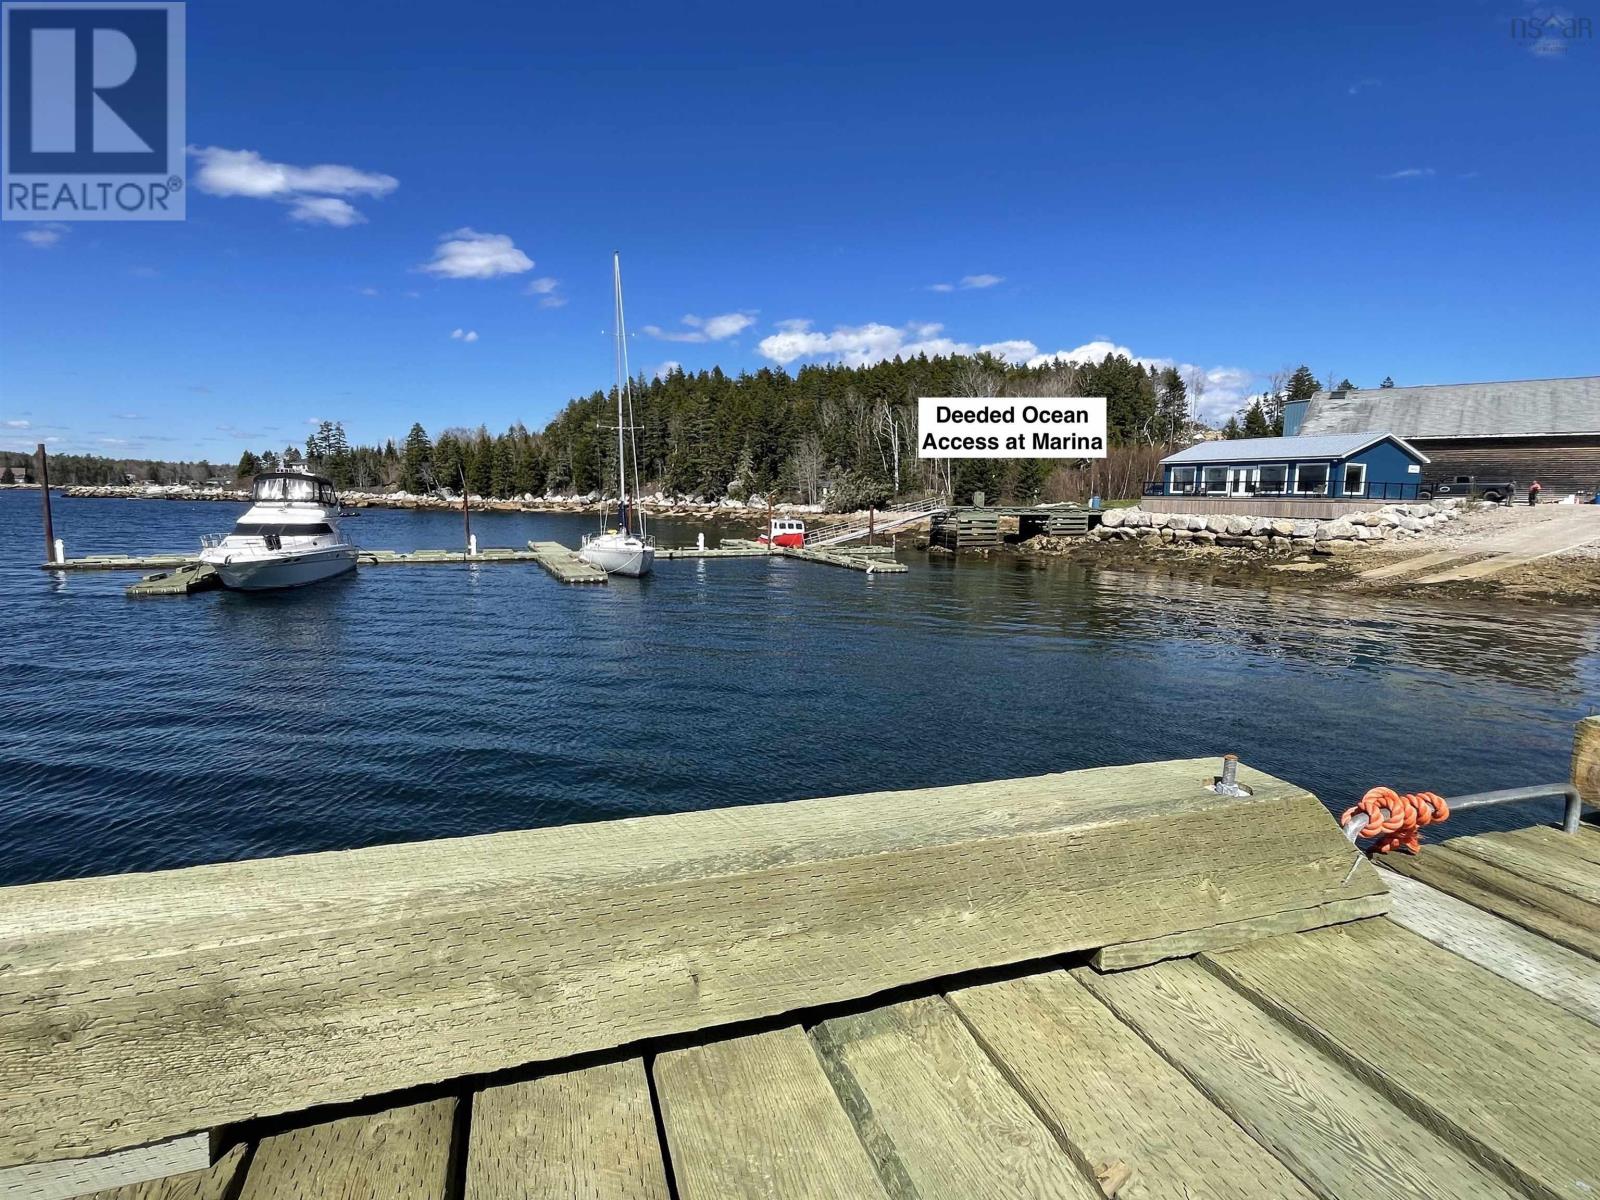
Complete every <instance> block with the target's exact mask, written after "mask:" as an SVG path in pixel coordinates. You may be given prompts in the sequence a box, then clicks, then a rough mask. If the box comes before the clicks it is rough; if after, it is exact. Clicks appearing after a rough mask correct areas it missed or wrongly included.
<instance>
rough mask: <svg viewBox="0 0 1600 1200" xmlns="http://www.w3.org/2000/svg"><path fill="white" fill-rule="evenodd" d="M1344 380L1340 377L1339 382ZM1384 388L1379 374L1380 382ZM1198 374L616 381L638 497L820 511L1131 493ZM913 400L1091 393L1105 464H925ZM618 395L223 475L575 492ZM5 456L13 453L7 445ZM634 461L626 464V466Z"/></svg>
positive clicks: (1262, 431) (1028, 370)
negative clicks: (496, 423) (543, 420)
mask: <svg viewBox="0 0 1600 1200" xmlns="http://www.w3.org/2000/svg"><path fill="white" fill-rule="evenodd" d="M1346 382H1347V383H1348V381H1346ZM1318 386H1319V385H1318V383H1317V380H1316V377H1315V376H1314V375H1313V374H1312V373H1311V371H1310V370H1309V369H1308V368H1307V367H1305V366H1303V365H1302V366H1300V367H1298V368H1296V369H1295V370H1293V371H1292V372H1290V371H1285V372H1282V373H1280V375H1278V376H1275V377H1274V378H1273V379H1272V381H1271V383H1270V385H1269V387H1268V388H1267V390H1266V391H1265V392H1264V393H1263V394H1262V395H1260V396H1258V397H1255V398H1253V399H1252V400H1251V401H1250V402H1249V403H1248V404H1247V405H1246V406H1245V408H1244V409H1243V410H1242V411H1241V412H1240V413H1238V414H1236V415H1235V416H1232V417H1230V418H1229V420H1228V422H1227V423H1226V424H1225V425H1224V427H1223V435H1224V436H1227V437H1269V436H1273V435H1275V434H1281V433H1282V431H1283V410H1284V406H1285V405H1286V404H1288V403H1290V402H1291V401H1294V400H1299V399H1304V398H1306V397H1308V396H1310V395H1311V393H1312V392H1315V391H1316V390H1317V389H1318ZM1384 386H1393V381H1392V380H1387V379H1386V380H1385V381H1384ZM1204 387H1205V381H1204V377H1203V376H1201V375H1191V376H1189V377H1187V378H1186V377H1185V376H1184V374H1183V373H1182V372H1180V371H1179V370H1177V369H1176V368H1174V367H1165V368H1163V367H1158V366H1153V365H1148V364H1141V363H1137V362H1134V361H1132V360H1131V359H1129V358H1127V357H1126V356H1123V355H1117V354H1108V355H1106V356H1105V357H1104V358H1103V359H1101V360H1100V361H1099V362H1091V363H1047V364H1043V365H1040V366H1036V367H1029V366H1019V365H1013V364H1010V363H1007V362H1005V361H1003V360H1001V359H998V358H994V357H992V356H989V355H975V356H965V355H955V356H949V357H936V358H928V357H925V356H921V355H919V356H917V357H915V358H910V359H901V358H894V359H890V360H887V361H884V362H879V363H874V364H871V365H867V366H844V365H836V364H835V365H819V366H805V367H802V368H800V369H799V370H798V371H797V372H796V373H794V374H792V375H791V374H790V373H788V372H787V371H785V370H782V369H781V368H762V369H760V370H757V371H754V372H745V373H741V374H739V375H736V376H731V375H728V374H726V373H725V372H723V371H722V370H721V369H720V368H718V367H712V368H710V369H709V370H703V371H697V372H692V373H691V372H686V371H684V370H683V369H682V368H674V369H672V370H671V371H670V372H668V373H666V374H664V375H661V376H658V377H655V378H646V377H644V376H641V377H640V378H638V379H636V380H634V381H632V383H631V386H630V388H629V391H630V393H631V399H632V412H631V416H630V417H629V419H628V423H629V425H630V426H631V427H632V430H633V436H634V444H635V445H636V447H637V458H638V462H637V467H638V478H639V479H640V480H641V481H642V484H643V487H642V490H644V491H645V492H647V493H648V492H654V491H658V490H659V491H661V492H664V493H666V494H667V495H670V496H685V497H698V498H700V499H703V500H717V499H721V498H722V497H725V496H731V497H733V498H735V499H740V500H743V499H747V498H749V497H751V496H763V497H768V498H785V497H787V498H792V499H797V500H800V501H803V502H807V503H817V502H821V501H822V500H824V498H826V499H827V500H828V501H829V503H830V505H831V506H833V507H836V508H859V507H865V506H866V505H869V504H883V503H886V502H887V501H888V500H889V499H890V498H891V497H894V496H897V495H906V494H910V493H914V492H920V491H930V492H939V493H944V494H950V495H954V496H956V497H960V498H966V497H968V496H970V494H971V493H973V492H976V491H982V492H984V493H985V494H986V495H987V496H988V497H989V498H990V499H1000V498H1005V499H1011V500H1018V501H1023V502H1033V501H1036V500H1039V499H1041V498H1042V499H1056V500H1060V499H1082V498H1084V497H1086V496H1087V495H1089V494H1092V493H1098V494H1100V495H1104V496H1107V497H1115V496H1118V495H1137V494H1138V489H1139V487H1140V485H1141V484H1142V483H1143V481H1144V479H1146V478H1150V477H1153V473H1154V464H1155V463H1156V462H1157V461H1159V459H1160V457H1161V454H1160V453H1157V451H1165V450H1167V449H1169V448H1171V447H1174V446H1178V445H1185V444H1187V443H1188V442H1190V441H1192V440H1194V438H1195V437H1197V436H1199V435H1200V433H1201V432H1202V431H1203V430H1204V426H1203V425H1202V424H1200V423H1199V422H1198V421H1197V420H1196V416H1195V410H1196V408H1197V407H1198V406H1199V402H1200V401H1201V400H1202V399H1203V394H1204ZM919 396H974V397H1017V398H1025V397H1044V396H1104V397H1106V402H1107V403H1106V408H1107V433H1108V435H1109V440H1110V453H1109V456H1108V458H1107V459H1106V460H1103V461H1100V460H1084V461H1081V462H1073V461H1070V460H1048V459H1034V458H1019V459H959V458H957V459H923V458H919V457H918V454H917V446H916V429H917V406H916V405H917V398H918V397H919ZM616 453H617V434H616V393H615V391H614V390H613V391H596V392H592V393H590V394H589V395H587V396H582V397H578V398H576V399H573V400H571V401H570V402H568V404H567V405H566V406H565V407H564V408H563V409H562V410H561V411H560V412H559V413H558V414H557V415H556V416H555V417H554V418H553V419H552V420H551V421H550V422H549V424H548V425H547V426H546V427H545V428H544V429H543V430H542V431H541V432H538V433H534V432H531V431H530V430H528V429H527V427H526V426H524V425H523V424H522V423H521V422H518V423H517V424H514V425H512V426H511V427H510V428H508V429H506V430H505V431H504V432H501V433H490V432H489V430H488V429H487V428H485V427H484V426H482V425H480V426H478V427H477V428H466V427H452V428H447V429H444V430H441V431H439V432H438V433H437V434H435V435H430V434H429V433H428V432H427V430H425V429H424V428H423V426H422V425H421V424H414V425H412V427H411V429H410V431H409V433H408V434H407V435H406V437H405V438H404V439H403V440H402V441H400V442H398V443H397V442H396V441H395V440H393V439H390V440H388V441H386V442H385V443H383V444H382V445H375V446H362V445H351V444H350V442H349V440H348V438H347V437H346V435H345V431H344V427H343V425H342V424H341V423H339V422H336V421H324V422H322V423H321V425H320V426H319V427H318V428H317V430H316V431H315V432H314V433H312V434H311V435H310V436H309V437H308V438H307V439H306V442H305V444H304V446H285V447H283V448H282V449H281V450H277V449H269V450H264V451H260V452H256V451H245V453H244V454H243V455H242V456H241V457H240V460H239V462H238V465H237V466H236V467H235V468H234V471H233V474H234V476H235V477H236V478H239V479H246V478H249V477H251V476H253V475H255V474H256V473H257V472H259V471H262V470H268V469H273V468H276V467H280V466H285V465H295V464H300V463H307V464H310V465H312V466H314V467H316V468H317V469H318V470H320V471H322V472H324V473H325V474H327V475H328V476H329V477H330V478H332V479H333V481H334V483H335V484H336V485H337V486H338V487H340V488H342V489H393V488H401V489H404V490H405V491H408V492H412V493H415V494H425V493H433V492H438V491H440V490H449V491H451V492H459V491H461V490H463V489H465V490H466V491H468V492H470V493H472V494H475V495H480V496H488V497H497V498H509V497H514V496H522V495H529V494H531V495H533V496H543V495H546V494H550V493H556V494H561V495H586V494H590V493H597V492H602V493H603V492H605V491H607V490H612V489H614V488H615V480H616V462H615V460H616ZM12 457H21V456H12ZM633 468H634V464H633V462H632V461H630V463H629V471H630V476H631V475H632V474H633ZM215 474H216V471H215V469H214V468H213V467H212V466H211V464H209V463H206V462H204V461H202V462H199V463H153V462H147V461H133V460H112V459H101V458H95V457H93V456H85V455H62V456H53V457H52V459H51V478H52V481H53V482H56V481H59V482H62V483H95V484H98V483H121V482H125V481H126V480H127V479H128V478H129V477H134V478H142V479H147V480H149V481H151V482H203V481H204V480H206V479H210V478H213V477H214V476H215Z"/></svg>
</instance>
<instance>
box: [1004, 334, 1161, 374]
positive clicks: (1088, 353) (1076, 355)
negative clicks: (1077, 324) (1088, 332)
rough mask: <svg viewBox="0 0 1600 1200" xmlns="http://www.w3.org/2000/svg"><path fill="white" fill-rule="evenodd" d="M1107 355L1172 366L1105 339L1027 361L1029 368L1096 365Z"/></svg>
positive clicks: (1035, 356) (1039, 355) (1037, 356)
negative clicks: (1145, 357) (1144, 356)
mask: <svg viewBox="0 0 1600 1200" xmlns="http://www.w3.org/2000/svg"><path fill="white" fill-rule="evenodd" d="M1108 354H1120V355H1122V357H1124V358H1131V359H1133V360H1134V361H1135V362H1139V363H1144V362H1151V363H1158V364H1159V365H1161V366H1171V365H1172V360H1171V359H1148V360H1146V359H1141V358H1139V357H1138V356H1137V355H1136V354H1134V352H1133V351H1132V350H1129V349H1128V348H1127V347H1126V346H1119V345H1117V344H1116V343H1115V342H1113V341H1110V340H1108V339H1106V338H1098V339H1096V340H1095V341H1092V342H1085V343H1084V344H1083V345H1081V346H1078V347H1076V348H1075V349H1072V350H1057V351H1056V352H1055V353H1054V354H1036V355H1034V356H1033V357H1032V358H1030V359H1028V365H1029V366H1030V367H1043V366H1046V365H1048V364H1050V363H1061V364H1069V363H1097V362H1100V361H1101V360H1102V359H1104V358H1105V356H1106V355H1108Z"/></svg>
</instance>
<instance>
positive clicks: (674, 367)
mask: <svg viewBox="0 0 1600 1200" xmlns="http://www.w3.org/2000/svg"><path fill="white" fill-rule="evenodd" d="M681 370H683V364H682V363H681V362H678V361H677V360H676V359H671V358H669V359H667V361H666V362H664V363H662V364H661V365H660V366H659V367H657V368H656V369H655V377H656V378H657V379H665V378H666V377H667V376H668V375H671V374H672V373H673V372H674V371H681Z"/></svg>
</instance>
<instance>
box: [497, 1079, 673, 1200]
mask: <svg viewBox="0 0 1600 1200" xmlns="http://www.w3.org/2000/svg"><path fill="white" fill-rule="evenodd" d="M542 1196H549V1197H561V1200H668V1192H667V1176H666V1170H665V1168H664V1167H663V1165H662V1160H661V1145H660V1142H659V1141H658V1140H657V1138H656V1122H655V1111H654V1109H653V1108H652V1106H651V1103H650V1082H649V1080H648V1079H647V1078H646V1076H645V1069H644V1063H643V1062H642V1061H641V1060H639V1059H637V1058H634V1059H629V1060H627V1061H625V1062H617V1063H606V1064H602V1065H600V1066H594V1067H586V1068H584V1069H583V1070H581V1071H567V1072H563V1073H562V1074H559V1075H547V1076H545V1077H544V1078H542V1079H535V1080H532V1081H530V1082H527V1083H512V1084H507V1085H505V1086H503V1087H495V1088H487V1089H485V1090H484V1091H481V1092H479V1093H477V1095H475V1096H474V1097H473V1100H472V1133H471V1142H470V1148H469V1150H468V1152H467V1186H466V1197H465V1200H532V1198H533V1197H542Z"/></svg>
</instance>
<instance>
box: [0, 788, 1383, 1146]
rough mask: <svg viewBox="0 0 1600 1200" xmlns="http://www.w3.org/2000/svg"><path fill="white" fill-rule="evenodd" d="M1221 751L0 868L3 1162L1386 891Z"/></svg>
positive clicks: (1334, 833) (1290, 796)
mask: <svg viewBox="0 0 1600 1200" xmlns="http://www.w3.org/2000/svg"><path fill="white" fill-rule="evenodd" d="M1217 763H1218V760H1217V759H1213V758H1207V759H1201V760H1191V761H1180V762H1172V763H1161V764H1145V765H1138V766H1132V767H1111V768H1102V769H1098V770H1091V771H1080V772H1073V773H1070V774H1063V775H1048V776H1041V777H1038V778H1036V779H1026V780H1006V781H999V782H994V783H985V784H976V785H971V786H962V787H951V788H936V789H929V790H925V791H917V792H886V793H877V794H873V795H868V796H852V797H837V798H833V799H829V800H808V801H797V802H794V803H790V804H772V805H752V806H749V807H744V808H732V809H720V810H711V811H705V812H695V813H684V814H679V815H673V816H663V817H649V818H634V819H629V820H621V821H613V822H606V823H597V824H590V825H581V826H568V827H562V828H557V829H545V830H534V831H528V832H519V833H508V834H498V835H493V836H489V837H478V838H463V839H454V840H447V841H441V842H434V843H412V844H407V845H401V846H388V847H377V848H373V849H368V850H360V851H352V852H348V853H339V854H322V855H309V856H301V857H296V858H285V859H273V860H264V861H256V862H243V863H234V864H224V865H218V866H212V867H200V868H194V869H191V870H186V871H173V872H164V873H157V874H150V875H143V876H122V877H114V878H105V879H91V880H82V881H71V882H65V883H51V884H40V885H35V886H30V887H22V888H15V889H10V890H8V891H7V892H6V893H5V895H4V902H3V903H0V959H3V960H4V961H6V962H7V963H8V965H9V967H10V969H9V970H7V971H5V972H3V973H0V1166H5V1165H11V1164H14V1163H22V1162H30V1161H40V1160H46V1161H47V1160H51V1159H59V1158H70V1157H78V1156H82V1155H86V1154H94V1153H98V1152H102V1151H105V1150H112V1149H121V1148H125V1147H127V1146H130V1145H139V1144H143V1143H147V1142H152V1141H157V1140H159V1139H162V1138H165V1137H171V1136H174V1135H177V1134H182V1133H189V1132H193V1131H195V1130H197V1129H208V1128H214V1127H216V1126H219V1125H223V1124H226V1123H229V1122H233V1121H238V1120H242V1119H245V1118H249V1117H258V1116H266V1115H271V1114H279V1113H285V1112H292V1111H296V1110H300V1109H304V1108H307V1107H311V1106H313V1105H317V1104H325V1103H337V1102H347V1101H352V1100H356V1099H359V1098H362V1097H365V1096H370V1095H373V1094H377V1093H382V1092H388V1091H392V1090H396V1089H400V1088H404V1087H410V1086H415V1085H419V1084H425V1083H437V1082H439V1081H441V1080H448V1079H454V1078H459V1077H461V1076H464V1075H469V1074H475V1073H480V1072H482V1073H486V1072H490V1071H495V1070H501V1069H506V1068H510V1067H514V1066H518V1065H522V1064H526V1063H531V1062H543V1061H549V1060H553V1059H558V1058H562V1057H565V1056H567V1055H572V1054H578V1053H583V1052H586V1051H593V1050H601V1049H607V1048H612V1047H616V1046H619V1045H623V1044H627V1043H631V1042H634V1041H637V1040H640V1039H643V1038H648V1037H656V1036H665V1035H669V1034H674V1033H683V1032H688V1031H693V1030H701V1029H706V1028H710V1027H712V1026H716V1025H720V1024H725V1023H729V1022H734V1021H739V1020H746V1019H751V1018H756V1017H766V1016H774V1015H777V1014H780V1013H784V1012H788V1011H792V1010H795V1009H798V1008H804V1007H807V1006H811V1005H817V1004H823V1003H829V1002H834V1001H842V1000H847V999H852V998H858V997H862V996H866V995H870V994H873V993H876V992H880V991H882V990H883V989H885V988H888V987H894V986H898V985H903V984H909V983H915V982H921V981H926V980H930V979H935V978H939V977H941V976H944V975H949V974H952V973H954V972H958V971H969V970H974V969H979V968H983V967H991V966H999V965H1003V964H1007V963H1015V962H1024V961H1030V960H1034V959H1039V958H1043V957H1047V956H1050V955H1058V954H1065V953H1071V952H1074V951H1079V950H1090V949H1094V948H1097V947H1099V946H1104V945H1112V944H1117V943H1122V942H1129V941H1140V940H1146V939H1149V938H1154V937H1159V936H1162V935H1164V934H1169V933H1174V932H1178V931H1181V930H1186V929H1197V928H1201V927H1204V926H1206V925H1208V924H1216V923H1231V922H1235V921H1241V920H1246V919H1248V918H1251V917H1258V916H1265V915H1268V914H1271V913H1274V912H1280V911H1283V910H1286V909H1303V908H1309V907H1314V906H1316V905H1319V904H1326V903H1329V902H1331V901H1338V900H1350V899H1357V898H1360V897H1362V896H1370V895H1373V894H1376V893H1381V892H1382V891H1383V884H1382V882H1381V880H1379V878H1378V876H1377V873H1376V871H1375V870H1373V868H1372V867H1371V866H1369V865H1368V864H1366V863H1365V862H1364V861H1360V860H1355V861H1354V869H1352V862H1353V859H1354V851H1353V850H1352V849H1351V847H1350V845H1349V843H1348V842H1346V841H1345V840H1344V838H1343V836H1342V835H1341V834H1340V832H1339V830H1338V827H1337V825H1336V824H1335V822H1334V821H1333V819H1332V818H1331V817H1330V816H1329V814H1328V812H1327V811H1326V810H1325V809H1324V808H1323V807H1322V805H1321V804H1320V803H1319V802H1318V801H1317V800H1316V798H1315V797H1313V796H1312V795H1310V794H1309V793H1307V792H1305V791H1304V790H1302V789H1300V788H1297V787H1294V786H1293V785H1290V784H1287V783H1283V782H1281V781H1279V780H1275V779H1272V778H1271V777H1269V776H1266V775H1263V774H1260V773H1258V772H1254V771H1250V770H1248V769H1242V770H1241V772H1240V779H1241V782H1243V783H1245V784H1247V785H1248V786H1250V787H1252V788H1253V789H1254V795H1253V796H1250V797H1246V798H1241V799H1229V798H1226V797H1221V796H1217V795H1215V794H1213V793H1211V792H1210V791H1208V790H1206V788H1205V786H1204V784H1205V782H1206V781H1208V780H1209V779H1211V778H1213V777H1214V776H1215V773H1216V770H1217Z"/></svg>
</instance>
